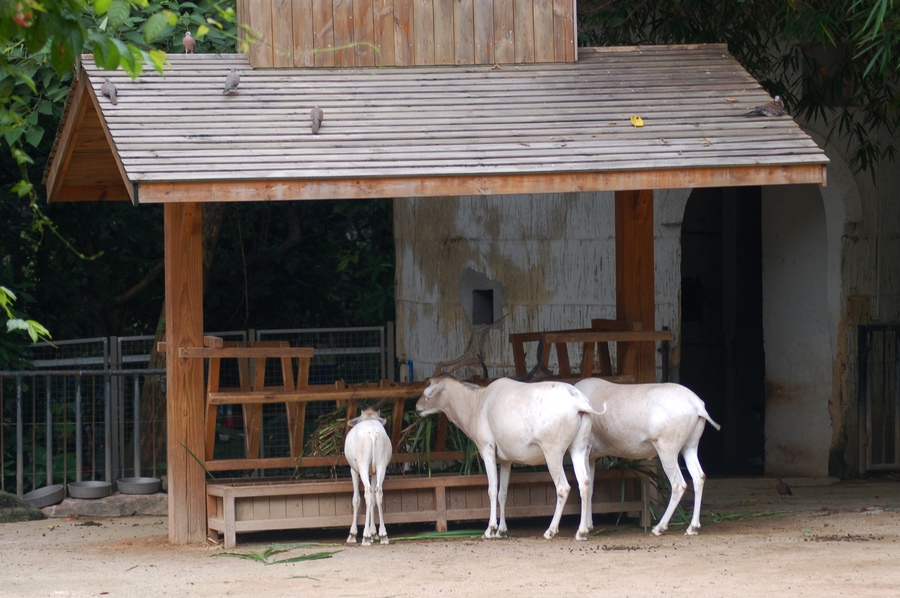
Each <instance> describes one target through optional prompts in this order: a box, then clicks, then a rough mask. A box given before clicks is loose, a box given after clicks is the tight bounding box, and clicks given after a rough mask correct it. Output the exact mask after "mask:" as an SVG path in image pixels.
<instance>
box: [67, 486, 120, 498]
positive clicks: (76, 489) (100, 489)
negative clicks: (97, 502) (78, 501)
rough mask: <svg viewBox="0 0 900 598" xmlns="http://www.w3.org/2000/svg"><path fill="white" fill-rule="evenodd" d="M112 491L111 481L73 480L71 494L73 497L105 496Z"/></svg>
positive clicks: (70, 488)
mask: <svg viewBox="0 0 900 598" xmlns="http://www.w3.org/2000/svg"><path fill="white" fill-rule="evenodd" d="M110 492H112V484H111V483H110V482H71V483H70V484H69V496H71V497H72V498H103V497H104V496H109V493H110Z"/></svg>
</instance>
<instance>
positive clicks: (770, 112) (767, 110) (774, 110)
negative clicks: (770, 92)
mask: <svg viewBox="0 0 900 598" xmlns="http://www.w3.org/2000/svg"><path fill="white" fill-rule="evenodd" d="M745 116H784V102H782V101H781V96H775V99H773V100H772V101H771V102H767V103H765V104H763V105H762V106H757V107H756V108H754V109H753V110H751V111H750V112H748V113H747V114H745Z"/></svg>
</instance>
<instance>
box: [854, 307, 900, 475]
mask: <svg viewBox="0 0 900 598" xmlns="http://www.w3.org/2000/svg"><path fill="white" fill-rule="evenodd" d="M857 342H858V351H859V401H860V405H861V407H862V412H863V422H862V423H863V426H864V437H863V441H864V443H865V446H864V448H863V451H864V455H865V469H866V471H873V470H885V469H897V468H900V324H891V325H868V326H860V327H859V336H858V341H857Z"/></svg>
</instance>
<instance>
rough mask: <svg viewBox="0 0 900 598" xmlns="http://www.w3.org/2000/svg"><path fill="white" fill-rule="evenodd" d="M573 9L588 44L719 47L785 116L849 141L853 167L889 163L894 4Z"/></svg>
mask: <svg viewBox="0 0 900 598" xmlns="http://www.w3.org/2000/svg"><path fill="white" fill-rule="evenodd" d="M579 10H580V12H581V18H580V20H579V22H580V25H581V35H582V40H583V41H584V42H585V43H587V44H590V45H630V44H680V43H725V44H727V45H728V49H729V51H730V52H731V53H732V54H733V55H734V56H735V57H736V58H737V59H738V60H739V61H740V62H741V63H742V64H743V65H744V67H745V68H746V69H747V70H748V71H749V72H750V74H751V75H753V77H754V78H755V79H757V80H758V81H760V82H761V84H762V85H763V86H764V87H765V88H766V90H767V91H768V92H769V93H770V94H772V95H775V94H778V95H780V96H781V97H782V98H783V99H784V101H785V104H786V106H787V108H788V110H789V112H790V113H791V114H793V115H794V116H796V117H800V118H801V119H809V120H819V121H823V122H825V123H827V126H828V128H829V137H832V136H834V134H840V135H843V136H847V137H848V138H849V139H850V140H851V143H852V156H851V163H852V165H853V166H854V167H856V168H858V169H863V170H871V169H873V167H874V165H875V164H876V163H877V162H878V161H880V160H885V159H888V160H891V159H893V158H894V154H895V146H894V138H895V137H896V133H897V130H898V125H900V110H898V108H900V100H898V96H897V82H898V81H897V72H898V67H900V53H898V49H900V14H898V12H897V9H896V7H895V5H894V1H893V0H807V1H804V0H655V1H651V0H584V1H582V2H579ZM879 133H884V134H882V135H880V134H879Z"/></svg>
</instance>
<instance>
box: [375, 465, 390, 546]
mask: <svg viewBox="0 0 900 598" xmlns="http://www.w3.org/2000/svg"><path fill="white" fill-rule="evenodd" d="M386 470H387V464H385V465H382V466H380V467H379V468H378V471H377V472H376V473H375V502H376V503H377V504H378V522H379V524H380V527H379V528H378V538H379V541H380V542H381V543H382V544H388V543H389V540H388V534H387V528H386V527H385V526H384V474H385V471H386Z"/></svg>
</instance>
